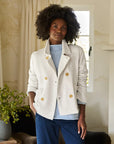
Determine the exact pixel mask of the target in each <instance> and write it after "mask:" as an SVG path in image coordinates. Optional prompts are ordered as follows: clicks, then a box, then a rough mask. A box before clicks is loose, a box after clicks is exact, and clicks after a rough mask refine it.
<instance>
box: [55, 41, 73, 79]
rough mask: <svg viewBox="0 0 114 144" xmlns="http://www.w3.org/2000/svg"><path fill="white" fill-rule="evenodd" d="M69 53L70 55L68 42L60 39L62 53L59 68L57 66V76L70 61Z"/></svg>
mask: <svg viewBox="0 0 114 144" xmlns="http://www.w3.org/2000/svg"><path fill="white" fill-rule="evenodd" d="M70 55H71V51H70V49H69V47H68V44H67V43H66V41H65V40H63V41H62V55H61V59H60V62H59V68H58V77H59V76H60V74H61V73H62V72H63V70H64V69H65V67H66V65H67V64H68V62H69V61H70Z"/></svg>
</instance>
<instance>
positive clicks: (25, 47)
mask: <svg viewBox="0 0 114 144" xmlns="http://www.w3.org/2000/svg"><path fill="white" fill-rule="evenodd" d="M21 3H22V15H21V36H20V37H21V40H20V50H19V54H20V57H19V77H18V89H19V90H20V91H26V88H27V81H28V69H29V61H30V55H31V53H32V52H33V51H35V50H37V49H38V48H39V47H40V41H39V40H38V39H37V38H36V28H35V20H36V15H37V13H38V11H39V10H40V5H41V4H40V0H22V1H21Z"/></svg>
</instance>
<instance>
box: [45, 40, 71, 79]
mask: <svg viewBox="0 0 114 144" xmlns="http://www.w3.org/2000/svg"><path fill="white" fill-rule="evenodd" d="M44 53H45V58H46V60H47V62H48V64H49V65H50V66H51V68H52V69H53V70H54V71H55V73H56V68H55V65H54V63H53V60H52V58H51V54H50V44H49V39H48V41H47V43H46V46H45V49H44ZM70 55H71V51H70V49H69V47H68V44H67V43H66V41H65V40H62V55H61V58H60V62H59V67H58V77H59V76H60V74H61V73H62V72H63V70H64V69H65V67H66V65H67V64H68V62H69V61H70Z"/></svg>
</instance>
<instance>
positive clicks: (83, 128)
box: [78, 122, 87, 139]
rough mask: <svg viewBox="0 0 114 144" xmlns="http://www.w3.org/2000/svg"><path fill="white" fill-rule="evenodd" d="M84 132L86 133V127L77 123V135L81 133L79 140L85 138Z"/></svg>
mask: <svg viewBox="0 0 114 144" xmlns="http://www.w3.org/2000/svg"><path fill="white" fill-rule="evenodd" d="M86 131H87V127H86V124H83V125H81V124H80V123H79V122H78V134H80V133H81V136H80V137H81V138H82V139H84V138H85V136H86Z"/></svg>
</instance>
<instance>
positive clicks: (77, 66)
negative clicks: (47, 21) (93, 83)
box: [27, 40, 87, 119]
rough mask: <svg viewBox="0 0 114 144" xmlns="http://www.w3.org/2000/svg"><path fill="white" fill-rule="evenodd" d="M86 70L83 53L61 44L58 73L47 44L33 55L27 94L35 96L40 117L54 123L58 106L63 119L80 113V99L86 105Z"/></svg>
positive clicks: (80, 49) (76, 47) (35, 103)
mask: <svg viewBox="0 0 114 144" xmlns="http://www.w3.org/2000/svg"><path fill="white" fill-rule="evenodd" d="M86 79H87V68H86V59H85V55H84V52H83V49H82V48H81V47H79V46H76V45H75V46H74V45H71V44H70V45H68V44H67V42H66V41H65V40H62V54H61V58H60V62H59V67H58V73H57V72H56V68H55V65H54V63H53V60H52V58H51V54H50V44H49V40H47V43H46V46H45V48H43V49H40V50H38V51H35V52H33V53H32V55H31V60H30V69H29V80H28V90H27V91H28V92H30V91H33V92H35V94H36V95H35V99H34V104H33V105H34V107H35V109H36V111H37V113H39V114H40V115H42V116H44V117H46V118H48V119H53V117H54V113H55V108H56V102H57V101H58V108H59V112H60V114H61V115H68V114H76V113H78V111H79V110H78V104H77V99H79V100H80V101H82V102H84V103H86Z"/></svg>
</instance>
